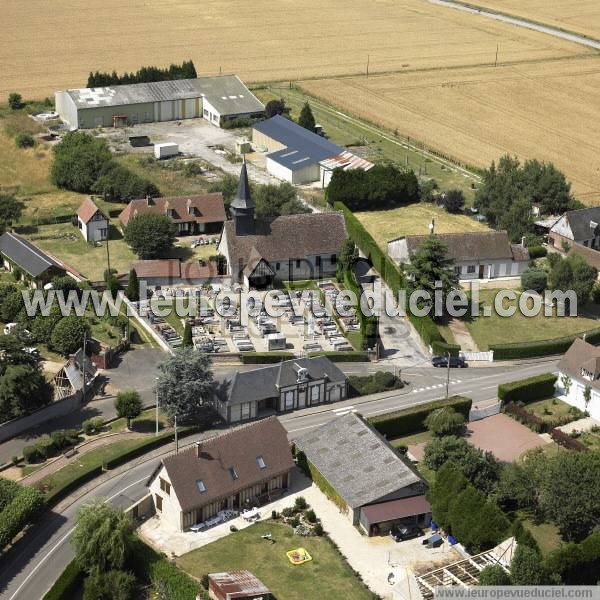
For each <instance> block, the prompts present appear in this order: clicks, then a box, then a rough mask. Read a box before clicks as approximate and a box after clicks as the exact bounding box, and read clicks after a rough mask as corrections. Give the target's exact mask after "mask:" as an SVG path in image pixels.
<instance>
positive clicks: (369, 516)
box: [360, 496, 431, 536]
mask: <svg viewBox="0 0 600 600" xmlns="http://www.w3.org/2000/svg"><path fill="white" fill-rule="evenodd" d="M430 521H431V506H430V504H429V502H427V499H426V498H425V496H412V497H410V498H401V499H399V500H389V501H388V502H378V503H377V504H369V505H367V506H362V507H361V509H360V524H361V526H362V527H363V528H364V530H365V531H366V532H367V533H368V534H369V536H371V535H385V534H387V533H389V531H390V529H391V528H392V527H393V526H394V525H396V524H398V523H403V524H416V525H419V526H420V527H427V526H428V525H429V522H430Z"/></svg>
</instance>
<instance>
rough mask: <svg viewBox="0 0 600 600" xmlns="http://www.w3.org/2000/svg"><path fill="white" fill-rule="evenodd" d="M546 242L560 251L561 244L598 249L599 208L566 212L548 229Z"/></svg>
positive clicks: (599, 244) (599, 229) (599, 241)
mask: <svg viewBox="0 0 600 600" xmlns="http://www.w3.org/2000/svg"><path fill="white" fill-rule="evenodd" d="M548 241H549V242H550V243H551V244H552V245H553V246H556V247H557V248H559V249H561V247H562V242H565V243H567V244H569V245H570V246H572V245H573V244H574V243H576V244H581V245H582V246H586V247H588V248H593V249H595V250H599V249H600V206H595V207H592V208H582V209H580V210H571V211H569V212H566V213H565V214H564V215H563V216H562V217H560V219H558V221H556V223H554V225H553V226H552V227H551V228H550V233H549V235H548Z"/></svg>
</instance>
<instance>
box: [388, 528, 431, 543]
mask: <svg viewBox="0 0 600 600" xmlns="http://www.w3.org/2000/svg"><path fill="white" fill-rule="evenodd" d="M390 535H391V536H392V537H393V538H394V540H395V541H396V542H403V541H404V540H412V539H413V538H417V537H419V536H421V535H423V530H422V529H421V528H420V527H417V526H416V525H396V526H395V527H392V529H391V531H390Z"/></svg>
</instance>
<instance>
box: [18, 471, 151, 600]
mask: <svg viewBox="0 0 600 600" xmlns="http://www.w3.org/2000/svg"><path fill="white" fill-rule="evenodd" d="M147 479H148V477H147V476H146V477H143V478H142V479H139V480H138V481H134V482H133V483H130V484H129V485H128V486H127V487H124V488H123V489H122V490H120V491H118V492H117V493H116V494H113V495H112V496H111V497H110V498H107V499H106V502H109V501H110V500H113V499H114V498H116V497H117V496H120V495H121V494H122V493H123V492H124V491H126V490H128V489H129V488H130V487H133V486H134V485H137V484H138V483H142V481H146V480H147ZM74 531H75V527H71V529H69V531H67V533H66V534H65V535H64V536H63V537H61V538H60V540H58V542H56V544H54V546H52V548H50V550H49V551H48V553H47V554H46V556H44V558H42V559H41V560H40V561H39V562H38V563H37V564H36V565H35V567H34V568H33V569H32V570H31V572H30V573H29V575H27V577H25V579H24V580H23V583H21V585H20V586H19V587H18V588H17V589H16V591H15V593H14V594H13V595H12V596H11V597H10V598H9V599H8V600H14V599H15V598H16V597H17V594H18V593H19V592H20V591H21V590H22V589H23V587H24V586H25V585H26V584H27V582H28V581H29V580H30V579H31V578H32V577H33V576H34V575H35V573H36V571H37V570H38V569H39V568H40V567H41V566H42V565H43V564H44V563H45V562H46V561H47V560H48V558H49V557H50V555H51V554H52V553H53V552H54V551H55V550H56V549H57V548H58V547H59V546H61V545H62V544H63V543H64V541H65V540H66V539H68V538H69V536H70V535H71V534H72V533H73V532H74Z"/></svg>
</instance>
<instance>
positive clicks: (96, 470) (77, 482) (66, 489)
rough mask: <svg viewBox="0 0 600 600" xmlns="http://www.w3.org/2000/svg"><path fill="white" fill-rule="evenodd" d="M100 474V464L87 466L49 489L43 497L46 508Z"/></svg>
mask: <svg viewBox="0 0 600 600" xmlns="http://www.w3.org/2000/svg"><path fill="white" fill-rule="evenodd" d="M101 474H102V465H96V466H93V467H88V468H87V469H86V470H85V471H83V472H81V473H80V474H79V475H78V476H77V477H76V478H75V479H71V481H69V482H67V483H65V484H64V485H63V486H60V487H57V488H54V489H51V490H49V491H48V492H46V493H45V494H44V498H45V499H46V504H47V506H48V508H51V507H52V506H54V505H55V504H57V503H58V502H60V501H61V500H62V499H63V498H65V497H66V496H68V495H69V493H70V492H72V491H73V490H76V489H77V488H78V487H80V486H82V485H83V484H84V483H87V482H88V481H91V480H92V479H94V478H96V477H98V476H99V475H101Z"/></svg>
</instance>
